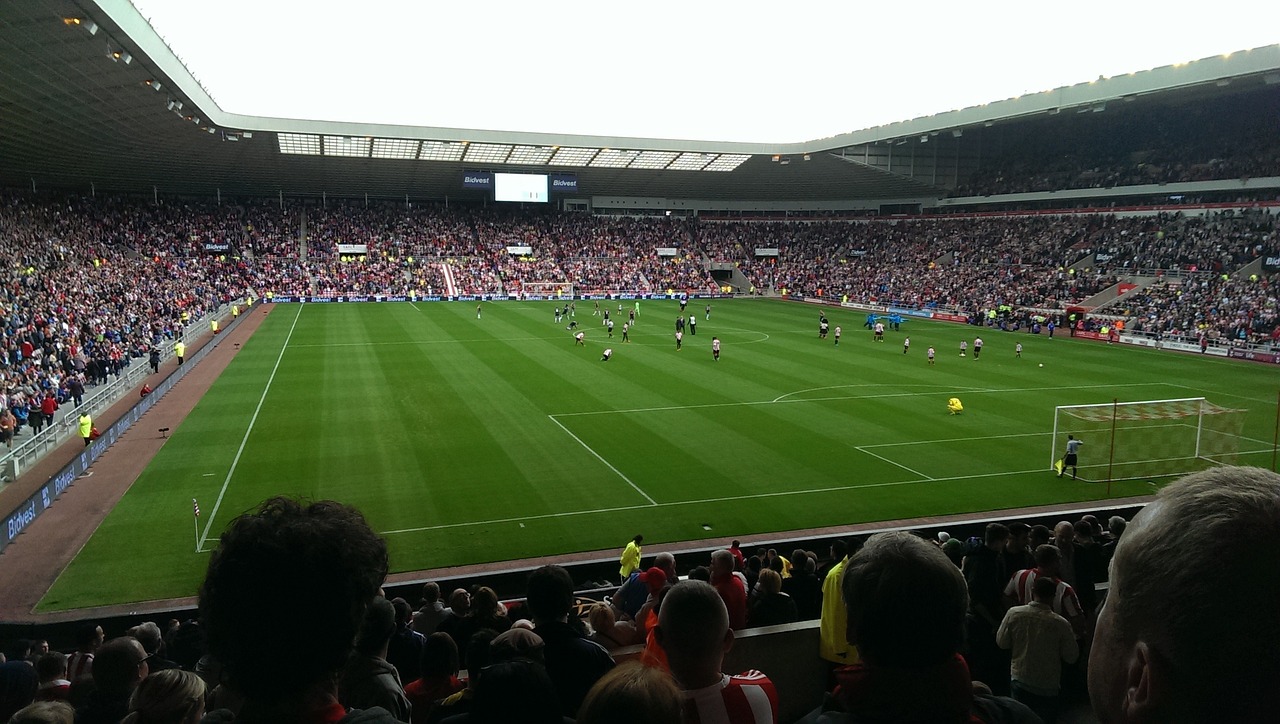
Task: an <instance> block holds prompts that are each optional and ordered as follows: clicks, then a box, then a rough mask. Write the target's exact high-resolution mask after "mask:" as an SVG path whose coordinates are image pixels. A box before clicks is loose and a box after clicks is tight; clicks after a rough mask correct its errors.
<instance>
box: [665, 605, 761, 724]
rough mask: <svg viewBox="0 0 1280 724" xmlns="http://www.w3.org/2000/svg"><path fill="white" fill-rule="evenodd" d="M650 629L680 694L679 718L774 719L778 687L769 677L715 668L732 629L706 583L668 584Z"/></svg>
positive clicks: (755, 722) (690, 721) (735, 722)
mask: <svg viewBox="0 0 1280 724" xmlns="http://www.w3.org/2000/svg"><path fill="white" fill-rule="evenodd" d="M779 585H781V582H780V581H779ZM655 633H656V636H657V639H658V642H659V643H660V644H662V648H663V650H664V651H666V653H667V661H668V663H669V664H670V666H671V675H672V676H673V677H674V678H675V680H676V683H677V684H678V685H679V686H680V688H681V690H682V691H683V694H684V701H685V706H684V711H685V717H684V722H685V724H699V723H700V722H707V723H708V724H710V723H711V722H718V723H719V722H724V723H727V724H772V722H775V721H777V719H778V692H777V690H776V689H775V688H774V686H773V682H771V681H769V677H767V676H765V675H764V674H762V673H760V672H759V671H754V670H752V671H747V672H744V673H742V674H738V675H736V676H728V675H726V674H724V673H723V672H722V671H721V666H722V665H723V663H724V655H725V652H727V651H728V650H729V649H730V648H731V647H732V646H733V630H732V629H730V628H729V612H728V610H727V609H726V608H725V605H724V600H723V599H722V598H721V597H720V595H719V593H718V592H717V591H716V590H715V589H714V588H712V587H711V586H710V585H708V584H706V583H703V582H702V581H684V582H681V583H678V584H676V585H675V586H674V587H672V588H671V590H670V591H669V592H668V593H667V596H666V598H665V599H664V600H663V602H662V608H661V612H660V613H659V615H658V628H657V629H656V631H655Z"/></svg>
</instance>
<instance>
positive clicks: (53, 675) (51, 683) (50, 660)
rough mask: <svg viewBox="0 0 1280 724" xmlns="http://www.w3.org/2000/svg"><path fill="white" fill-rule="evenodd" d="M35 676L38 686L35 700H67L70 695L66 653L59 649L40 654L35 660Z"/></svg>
mask: <svg viewBox="0 0 1280 724" xmlns="http://www.w3.org/2000/svg"><path fill="white" fill-rule="evenodd" d="M36 676H37V677H39V679H40V688H39V690H38V691H37V692H36V701H67V700H68V699H70V695H71V681H70V680H69V679H68V678H67V655H66V654H64V653H62V652H61V651H50V652H49V653H47V654H41V655H40V658H39V659H37V660H36Z"/></svg>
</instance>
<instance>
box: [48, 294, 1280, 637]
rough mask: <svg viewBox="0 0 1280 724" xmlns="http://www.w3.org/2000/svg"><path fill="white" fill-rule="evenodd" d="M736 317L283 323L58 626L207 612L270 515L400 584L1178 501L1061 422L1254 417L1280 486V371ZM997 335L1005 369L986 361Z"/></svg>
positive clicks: (359, 310) (205, 418)
mask: <svg viewBox="0 0 1280 724" xmlns="http://www.w3.org/2000/svg"><path fill="white" fill-rule="evenodd" d="M602 304H603V303H602ZM632 304H633V303H631V302H628V303H627V305H628V307H627V308H630V307H631V305H632ZM712 304H713V309H712V312H711V315H710V318H709V319H704V315H705V313H704V306H705V302H702V301H699V300H695V301H694V302H693V303H691V304H690V305H689V308H688V310H687V312H686V314H687V315H694V314H696V315H697V317H698V324H697V334H696V335H693V334H690V333H689V332H688V331H686V333H685V337H684V345H683V346H684V349H683V350H680V351H677V350H676V346H675V339H674V321H675V318H676V316H677V315H678V314H679V313H680V312H679V307H678V305H677V304H676V303H675V302H673V301H666V300H662V301H659V300H647V301H643V302H641V303H640V315H639V318H638V319H639V324H638V325H637V326H636V327H635V329H634V330H632V332H631V341H630V342H629V343H623V342H622V333H621V327H622V321H623V319H624V314H619V313H618V309H617V303H616V302H614V303H612V304H610V305H608V306H609V307H610V308H611V311H612V313H613V314H614V318H615V320H616V322H617V325H616V327H615V331H614V336H613V338H612V339H610V338H608V336H607V334H606V333H605V331H604V328H603V327H602V326H601V319H600V317H596V316H593V303H592V302H590V301H579V302H578V304H577V312H576V318H575V319H576V321H577V322H578V324H579V325H580V327H581V329H582V330H583V331H585V333H586V340H585V346H581V345H577V344H575V342H574V339H573V336H572V333H571V332H570V331H568V330H566V328H565V324H566V323H567V321H562V322H561V323H560V324H556V323H555V322H554V321H553V312H552V309H553V303H552V302H495V303H485V304H484V305H483V315H482V317H481V318H480V319H477V318H476V305H475V304H474V303H383V304H308V305H278V306H277V307H276V308H274V310H273V311H272V313H271V314H270V315H269V316H268V317H267V318H266V319H265V321H264V323H263V325H262V327H261V328H260V329H259V330H258V331H257V332H256V333H255V334H254V336H253V337H252V338H251V339H250V340H249V341H248V343H246V344H245V345H244V346H243V348H242V349H241V350H240V351H239V353H238V354H237V355H236V357H235V359H234V361H233V362H232V363H231V365H230V366H229V367H228V368H227V370H226V371H225V372H224V373H223V374H222V376H221V377H220V378H219V379H218V381H217V382H216V383H215V384H214V386H213V387H212V389H211V390H210V391H209V393H208V394H207V395H206V396H205V397H204V398H203V399H202V400H201V401H200V402H199V404H198V405H197V406H196V408H195V410H194V411H193V412H192V413H191V415H190V416H188V417H187V419H186V420H185V422H183V423H182V425H181V426H180V427H179V428H178V429H176V430H175V431H174V432H173V434H172V437H171V439H170V440H169V441H168V443H166V444H165V446H164V447H163V448H162V449H161V451H160V452H159V454H158V455H157V456H156V458H155V459H154V460H153V461H152V463H151V464H150V466H149V467H148V468H147V469H146V470H145V472H144V473H143V474H142V475H141V476H140V477H139V478H138V480H137V481H136V482H134V484H133V486H132V488H131V489H130V490H129V492H128V493H127V494H126V495H125V497H124V498H123V500H122V501H121V502H120V503H119V505H118V506H116V507H115V508H114V509H113V510H112V511H111V512H110V514H109V515H108V516H107V517H106V519H105V520H104V522H103V523H102V524H101V526H100V527H99V528H98V530H97V531H96V532H95V533H94V535H93V537H92V538H91V539H90V540H89V542H88V543H87V544H86V546H85V547H84V548H83V550H82V551H81V552H80V553H79V555H78V556H77V557H76V558H75V559H74V560H73V561H72V562H71V563H70V564H69V566H68V567H67V568H66V570H65V571H64V572H63V573H62V575H61V576H60V577H59V579H58V581H57V582H56V583H55V585H54V586H53V588H52V589H51V590H50V592H49V593H48V594H47V595H46V596H45V598H44V600H43V601H42V602H41V604H40V608H41V610H45V611H48V610H60V609H67V608H79V607H84V606H91V605H102V604H115V603H126V602H135V601H146V600H156V599H165V598H175V597H183V596H190V595H194V594H195V592H196V590H197V588H198V585H199V582H200V580H201V577H202V576H203V572H204V568H205V566H206V565H207V562H208V557H209V551H210V550H211V549H212V548H213V547H214V546H215V545H216V543H217V539H218V535H219V533H220V532H221V531H222V530H223V528H224V526H226V525H227V523H228V522H229V521H230V520H231V519H232V518H234V517H235V516H236V515H237V514H239V513H242V512H244V511H246V510H249V509H251V508H253V507H255V506H256V505H257V504H258V503H260V502H261V501H262V500H263V499H265V498H267V497H269V496H272V495H292V496H303V497H307V498H313V499H329V498H331V499H336V500H340V501H344V502H347V503H351V504H353V505H355V506H357V507H358V508H359V509H360V510H362V511H363V512H364V514H365V515H366V516H367V517H368V519H369V521H370V523H371V524H372V525H373V527H374V528H375V530H377V531H379V532H380V533H381V534H382V535H384V536H385V537H386V539H387V541H388V542H389V545H390V549H391V563H392V569H393V570H394V571H414V570H421V569H428V568H439V567H443V566H451V565H461V564H469V563H480V562H491V561H502V560H510V559H515V558H523V557H528V556H536V555H554V554H560V553H568V552H575V551H586V550H600V549H614V548H620V547H621V546H622V544H623V543H625V542H626V541H627V540H628V539H629V538H631V537H632V536H633V535H635V534H636V533H643V534H644V536H645V543H646V546H652V547H653V549H654V550H657V549H659V548H660V547H661V544H662V543H663V542H672V541H687V540H695V539H709V540H716V541H723V540H727V539H729V538H732V537H744V538H745V537H751V536H761V535H764V534H769V533H776V532H783V531H791V530H801V529H807V528H818V527H826V526H838V525H842V524H850V523H856V522H866V521H878V520H899V519H903V518H910V517H917V516H925V515H942V514H952V513H964V512H975V511H988V510H1000V509H1007V508H1014V507H1022V506H1029V505H1044V504H1067V503H1075V502H1079V501H1085V500H1094V499H1102V498H1106V497H1107V496H1108V494H1110V495H1111V496H1113V497H1121V496H1132V495H1142V494H1147V493H1150V492H1152V490H1153V487H1152V485H1153V482H1154V483H1155V484H1159V483H1160V482H1161V481H1162V480H1163V479H1162V478H1155V479H1154V481H1153V482H1149V481H1148V480H1145V479H1141V478H1142V477H1143V476H1142V474H1141V473H1140V472H1139V474H1138V479H1133V480H1125V481H1119V482H1115V483H1112V484H1111V485H1110V486H1107V485H1100V484H1096V483H1086V482H1083V481H1071V480H1070V479H1069V478H1063V479H1059V478H1057V477H1055V476H1054V475H1053V474H1052V473H1051V472H1050V470H1049V468H1050V464H1051V461H1052V460H1053V456H1054V451H1053V447H1054V446H1053V443H1054V441H1053V440H1052V437H1053V434H1052V433H1053V421H1054V407H1055V406H1057V405H1077V404H1088V403H1107V402H1111V401H1112V400H1113V399H1116V398H1118V399H1120V400H1121V401H1133V400H1161V399H1171V398H1186V397H1198V396H1206V397H1208V398H1209V400H1211V401H1213V402H1215V403H1217V404H1219V405H1223V406H1227V407H1232V408H1239V409H1244V410H1247V411H1248V412H1247V413H1245V425H1244V428H1243V429H1242V430H1241V431H1240V432H1239V435H1238V442H1239V446H1238V447H1239V450H1240V451H1241V454H1240V455H1239V457H1238V459H1237V460H1236V461H1237V462H1239V463H1240V464H1252V465H1260V466H1264V467H1266V466H1270V464H1271V454H1272V453H1271V440H1272V436H1273V432H1274V424H1275V416H1276V386H1277V376H1276V370H1274V369H1271V368H1268V367H1266V366H1263V365H1258V364H1251V363H1241V362H1232V361H1228V360H1224V359H1220V358H1205V357H1200V356H1197V355H1186V354H1173V353H1162V352H1156V351H1153V350H1148V349H1142V348H1133V347H1129V346H1123V345H1106V344H1101V343H1097V342H1088V341H1083V340H1072V339H1068V338H1064V336H1063V335H1062V334H1061V333H1059V335H1058V338H1055V339H1049V338H1047V337H1046V336H1045V335H1030V334H1025V333H1020V334H1013V333H1002V332H999V331H994V330H989V329H984V330H978V329H976V328H973V327H966V326H963V325H956V324H943V323H933V322H926V321H918V320H910V321H907V322H906V323H904V324H903V326H902V329H901V331H898V332H894V331H890V332H888V333H887V334H886V340H885V341H884V342H883V343H875V342H873V341H872V335H871V332H870V331H868V330H867V329H865V328H864V327H863V321H864V320H865V314H862V313H857V312H853V311H850V310H844V309H832V308H827V309H826V310H825V311H826V314H827V315H828V317H829V318H830V321H831V326H832V329H833V330H834V328H835V326H836V325H839V326H841V327H843V339H842V340H841V343H840V345H839V346H836V345H835V344H834V339H833V338H831V337H829V338H828V339H826V340H821V339H819V338H818V333H817V332H818V316H819V309H818V308H816V307H812V306H807V305H803V304H797V303H790V302H783V301H777V300H747V299H744V300H733V301H729V300H720V301H715V302H713V303H712ZM975 333H980V334H982V335H983V336H984V338H985V340H986V348H985V350H984V352H983V354H982V358H981V359H980V360H975V359H973V357H972V355H971V354H970V356H967V357H963V358H962V357H960V356H959V354H958V353H959V344H960V341H961V340H962V339H967V340H970V341H972V339H973V337H974V335H975ZM713 336H716V337H719V338H720V340H721V342H722V344H723V352H722V355H721V359H720V360H719V361H718V362H717V361H715V360H713V359H712V354H711V341H712V337H713ZM906 336H910V339H911V346H910V351H909V353H907V354H904V353H903V344H902V341H903V338H904V337H906ZM1017 342H1021V343H1022V344H1023V345H1024V352H1023V355H1022V358H1021V359H1017V358H1015V356H1014V345H1015V343H1017ZM930 346H933V347H935V348H936V349H937V363H936V365H934V366H929V365H928V364H927V363H926V359H925V351H926V349H927V348H928V347H930ZM606 347H612V348H613V350H614V354H613V357H612V359H611V360H610V361H608V362H603V361H601V353H602V351H603V350H604V349H605V348H606ZM1041 365H1043V366H1041ZM950 397H959V398H960V399H961V400H962V401H963V402H964V405H965V411H964V413H963V414H962V415H956V416H952V415H948V414H947V412H946V409H945V404H946V401H947V399H948V398H950ZM1060 432H1062V431H1061V430H1060ZM1170 434H1171V435H1172V434H1173V433H1170ZM1060 437H1061V435H1060ZM1084 437H1085V442H1086V445H1085V447H1084V448H1083V449H1082V450H1081V464H1082V466H1083V467H1082V469H1081V472H1082V477H1090V478H1092V479H1096V478H1097V477H1098V476H1099V474H1100V471H1104V470H1105V465H1106V464H1107V462H1108V461H1107V460H1106V459H1102V458H1106V457H1107V456H1108V453H1107V452H1106V451H1107V440H1106V439H1103V438H1105V436H1104V435H1102V434H1101V433H1090V435H1088V436H1084ZM1184 438H1185V436H1184ZM1184 438H1179V439H1184ZM1058 442H1059V448H1060V447H1061V442H1062V441H1061V440H1059V441H1058ZM1180 444H1181V443H1180ZM1058 452H1059V453H1060V452H1061V450H1060V449H1059V450H1058ZM1091 455H1092V456H1091ZM1193 462H1194V461H1193ZM1204 464H1208V463H1204ZM1086 473H1088V475H1086ZM1153 475H1154V473H1153ZM1108 489H1109V491H1110V492H1109V493H1108ZM69 497H71V498H72V499H71V500H68V501H66V503H65V504H71V505H74V504H75V501H74V499H73V498H74V489H73V490H72V491H70V494H69ZM192 498H196V499H198V500H199V505H200V509H201V516H200V518H199V519H198V527H197V526H193V523H194V522H197V521H196V520H195V519H193V516H192Z"/></svg>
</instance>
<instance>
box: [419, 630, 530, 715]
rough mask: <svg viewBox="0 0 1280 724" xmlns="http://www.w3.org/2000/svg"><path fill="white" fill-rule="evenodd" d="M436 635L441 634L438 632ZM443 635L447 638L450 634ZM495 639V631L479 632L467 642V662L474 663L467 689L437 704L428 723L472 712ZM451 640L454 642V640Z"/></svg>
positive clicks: (469, 672)
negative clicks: (491, 645) (478, 686)
mask: <svg viewBox="0 0 1280 724" xmlns="http://www.w3.org/2000/svg"><path fill="white" fill-rule="evenodd" d="M526 630H527V629H526ZM436 633H440V632H439V631H437V632H436ZM442 635H445V636H447V635H448V634H442ZM495 638H497V634H496V633H494V632H493V631H488V630H485V631H477V632H476V633H475V634H474V635H473V636H472V637H471V640H470V641H468V642H467V660H469V661H471V662H472V663H471V668H470V669H469V670H468V671H467V682H466V688H464V689H463V690H462V691H458V692H456V693H454V694H452V695H450V696H447V697H445V698H443V699H441V700H440V701H439V702H437V703H436V706H435V707H434V708H433V710H432V711H431V713H430V714H429V715H428V716H427V721H428V722H429V723H430V724H437V723H438V722H442V721H444V720H446V719H449V718H450V717H454V716H457V715H459V714H466V713H468V712H470V711H471V710H472V708H473V707H474V706H475V696H476V687H477V685H478V684H479V683H480V672H481V671H484V669H485V668H486V667H488V666H489V663H490V658H489V657H490V649H489V644H491V643H493V640H494V639H495ZM449 640H450V641H453V639H452V638H451V639H449Z"/></svg>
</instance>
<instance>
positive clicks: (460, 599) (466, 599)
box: [449, 588, 471, 616]
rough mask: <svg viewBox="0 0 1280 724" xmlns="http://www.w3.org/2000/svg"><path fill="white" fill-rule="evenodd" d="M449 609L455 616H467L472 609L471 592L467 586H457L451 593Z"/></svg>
mask: <svg viewBox="0 0 1280 724" xmlns="http://www.w3.org/2000/svg"><path fill="white" fill-rule="evenodd" d="M449 610H450V611H453V615H455V616H466V615H467V614H468V613H469V612H470V611H471V594H470V593H468V592H467V589H465V588H455V589H453V593H450V594H449Z"/></svg>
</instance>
